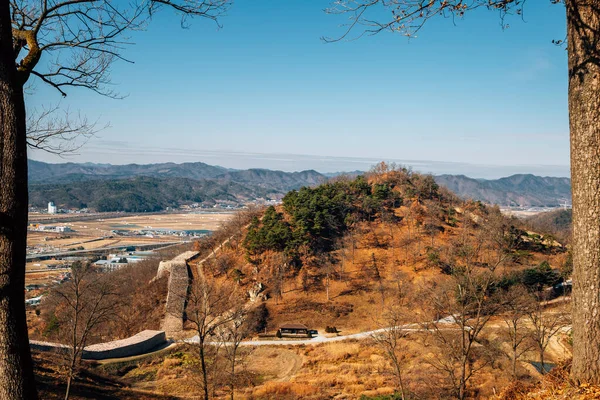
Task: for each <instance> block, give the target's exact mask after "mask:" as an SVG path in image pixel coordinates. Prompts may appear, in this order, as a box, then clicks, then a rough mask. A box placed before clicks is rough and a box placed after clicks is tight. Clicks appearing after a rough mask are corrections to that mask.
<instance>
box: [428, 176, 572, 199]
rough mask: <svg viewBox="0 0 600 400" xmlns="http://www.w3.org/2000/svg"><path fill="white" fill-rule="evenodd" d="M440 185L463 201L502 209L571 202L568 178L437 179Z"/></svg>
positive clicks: (451, 177)
mask: <svg viewBox="0 0 600 400" xmlns="http://www.w3.org/2000/svg"><path fill="white" fill-rule="evenodd" d="M435 180H436V182H437V183H438V184H439V185H442V186H445V187H447V188H448V189H450V190H451V191H452V192H454V193H456V194H457V195H459V196H460V197H462V198H470V199H474V200H481V201H484V202H487V203H490V204H498V205H502V206H510V205H512V206H539V207H543V206H548V207H552V206H558V205H560V204H563V203H564V202H565V201H567V202H570V200H571V180H570V179H569V178H554V177H541V176H536V175H530V174H519V175H512V176H509V177H506V178H500V179H495V180H485V179H473V178H469V177H467V176H464V175H439V176H436V177H435Z"/></svg>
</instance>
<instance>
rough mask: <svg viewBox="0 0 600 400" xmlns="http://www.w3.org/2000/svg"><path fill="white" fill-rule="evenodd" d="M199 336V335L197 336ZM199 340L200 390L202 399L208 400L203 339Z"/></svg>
mask: <svg viewBox="0 0 600 400" xmlns="http://www.w3.org/2000/svg"><path fill="white" fill-rule="evenodd" d="M199 338H200V337H199ZM199 340H200V367H201V369H202V371H201V372H202V386H203V387H202V390H203V392H204V400H208V399H209V396H208V371H207V370H206V356H205V354H204V341H203V340H202V339H199Z"/></svg>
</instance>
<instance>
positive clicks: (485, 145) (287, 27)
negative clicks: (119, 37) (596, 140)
mask: <svg viewBox="0 0 600 400" xmlns="http://www.w3.org/2000/svg"><path fill="white" fill-rule="evenodd" d="M327 5H328V1H327V0H325V1H320V0H310V1H306V0H285V1H282V0H236V2H235V4H234V5H233V6H232V8H231V9H230V11H229V13H228V15H227V16H225V17H223V18H222V19H221V23H222V25H223V27H222V28H221V29H218V28H217V26H216V25H214V24H213V23H211V22H209V21H206V20H194V21H192V25H191V27H190V28H189V29H185V30H182V29H181V28H180V25H179V19H178V17H177V16H175V15H173V14H163V15H160V16H159V17H156V18H155V20H154V21H152V24H151V25H150V27H149V29H148V30H147V31H145V32H136V33H135V34H134V35H133V36H132V40H133V41H134V42H135V43H136V44H135V45H134V46H132V47H130V48H128V49H127V50H126V52H125V54H126V55H127V56H128V57H129V58H131V59H133V60H134V61H135V64H134V65H130V64H126V63H118V64H115V66H114V68H113V73H112V76H113V81H114V83H115V84H116V87H115V88H116V89H117V90H118V91H119V92H120V93H122V94H127V95H128V97H127V98H125V99H124V100H111V99H107V98H103V97H100V96H98V95H96V94H94V93H92V92H85V91H83V90H72V91H70V93H69V96H68V97H67V99H65V100H62V102H61V104H62V105H63V106H68V107H70V108H71V110H81V112H82V113H85V114H87V115H88V116H89V117H90V118H92V119H93V118H99V119H100V121H102V122H110V124H111V127H110V128H109V129H107V130H105V131H102V132H101V133H99V134H98V137H96V138H93V139H92V140H90V142H89V143H88V144H87V145H86V146H85V147H84V148H83V149H82V150H80V152H79V153H80V154H79V155H76V156H71V157H69V158H68V159H67V161H77V162H82V161H91V162H104V163H114V164H123V163H131V162H137V163H150V162H165V161H174V162H184V161H204V162H207V163H210V164H220V165H224V166H228V167H237V168H240V167H270V168H280V169H287V170H295V169H303V168H307V167H311V166H314V168H317V169H320V170H334V169H340V168H343V169H350V168H351V167H352V162H349V163H346V164H343V163H335V162H332V163H329V164H328V163H327V160H337V161H340V160H355V161H356V159H358V158H360V159H363V161H365V162H367V160H383V159H386V160H392V159H393V160H426V161H435V162H436V163H429V164H426V165H427V166H426V167H424V168H425V169H427V168H429V169H430V170H431V172H435V173H442V172H446V171H445V170H444V168H446V169H447V170H448V171H447V172H456V168H454V167H452V166H453V165H454V166H456V165H458V164H456V165H455V164H452V163H462V164H461V165H463V166H464V172H465V173H467V174H469V175H471V176H476V177H483V176H492V175H502V174H504V173H505V172H506V173H508V172H535V173H541V174H549V175H565V174H566V173H568V163H569V159H568V156H569V149H568V116H567V60H566V51H565V49H564V48H562V47H556V46H555V45H553V44H552V39H564V36H565V17H564V7H563V6H561V5H558V6H557V5H551V4H550V1H548V0H543V1H535V2H527V3H526V9H525V17H524V20H525V21H522V20H521V19H520V18H518V17H512V18H510V19H509V20H508V22H509V23H510V28H509V29H507V30H502V29H501V27H500V21H499V18H498V15H497V14H496V13H495V12H490V11H485V10H483V11H478V12H475V13H472V14H469V15H467V16H466V18H465V19H464V20H459V21H456V24H453V23H452V21H451V20H449V19H441V18H440V19H435V20H432V21H430V23H429V24H428V25H427V26H426V27H425V28H424V29H423V30H422V31H421V32H420V34H419V37H418V38H417V39H412V40H410V41H409V40H407V39H406V38H405V37H402V36H400V35H393V34H389V33H383V34H380V35H378V36H374V37H363V38H362V39H360V40H356V41H346V42H340V43H335V44H325V43H323V42H322V41H321V40H320V37H321V36H335V35H338V34H340V33H342V28H340V27H339V25H340V24H341V23H343V22H344V19H343V18H340V17H337V16H332V15H326V14H325V13H324V12H323V9H324V8H325V7H327ZM58 101H61V99H60V96H59V95H58V94H57V93H54V92H53V91H52V90H51V89H49V88H46V87H44V86H43V85H42V84H37V85H36V86H35V92H34V93H33V94H32V95H31V96H30V97H29V98H28V102H29V104H30V106H31V107H34V106H39V105H41V104H46V105H47V104H50V103H56V102H58ZM240 153H243V154H240ZM261 154H266V156H264V157H263V156H261ZM279 155H282V156H279ZM294 155H311V156H316V157H298V156H294ZM31 156H32V158H34V159H39V160H44V161H52V162H64V161H65V160H61V159H58V158H56V157H53V156H49V155H45V154H42V153H40V152H34V153H32V154H31ZM330 157H335V158H330ZM300 159H301V160H303V161H302V162H299V161H298V160H300ZM290 160H291V161H290ZM307 160H308V161H307ZM310 160H313V161H310ZM311 162H312V164H311ZM440 162H447V163H450V164H440ZM416 165H418V164H416ZM431 165H437V166H438V167H439V166H440V165H441V166H442V167H440V168H438V167H431ZM444 165H447V167H443V166H444ZM484 165H485V167H484ZM486 168H487V169H486ZM490 168H491V169H492V170H494V171H495V172H493V173H492V172H489V171H490ZM484 171H488V172H484Z"/></svg>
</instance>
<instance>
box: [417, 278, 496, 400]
mask: <svg viewBox="0 0 600 400" xmlns="http://www.w3.org/2000/svg"><path fill="white" fill-rule="evenodd" d="M494 281H495V279H494V277H493V275H492V274H491V273H489V272H474V271H472V270H463V271H455V273H454V275H453V277H452V281H451V282H450V283H448V284H446V285H440V286H438V287H437V288H436V289H433V290H432V291H431V292H430V294H429V296H430V297H428V299H430V301H431V304H430V306H429V311H430V313H429V315H430V316H432V317H433V318H434V321H433V322H428V323H426V324H425V325H424V326H425V327H426V328H427V329H428V330H429V331H430V332H431V333H432V335H433V338H434V339H435V341H436V342H437V343H438V345H439V346H440V348H441V349H442V353H441V354H440V357H437V358H436V359H434V360H432V361H431V365H432V366H433V367H434V368H436V369H438V370H439V371H441V372H442V373H443V374H445V375H446V377H447V379H448V382H449V383H450V385H451V387H452V389H453V391H454V394H455V395H456V396H457V398H459V399H461V400H462V399H465V398H466V397H467V390H468V384H469V381H470V380H471V378H472V377H473V375H475V374H476V373H477V372H479V371H480V370H481V369H482V368H484V367H485V366H487V365H489V364H490V362H491V361H492V359H491V358H489V357H486V355H487V354H486V348H485V346H484V343H483V342H482V341H481V333H482V331H483V329H484V328H485V327H486V325H487V324H488V322H489V321H490V319H491V318H492V316H493V315H495V313H496V312H497V311H498V304H499V303H498V301H497V300H496V299H495V298H493V296H490V289H491V287H492V284H493V283H494Z"/></svg>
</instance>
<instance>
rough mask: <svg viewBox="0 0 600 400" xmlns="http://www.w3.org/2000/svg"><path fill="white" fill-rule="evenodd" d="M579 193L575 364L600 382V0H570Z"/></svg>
mask: <svg viewBox="0 0 600 400" xmlns="http://www.w3.org/2000/svg"><path fill="white" fill-rule="evenodd" d="M565 3H566V11H567V38H568V39H567V40H568V50H569V124H570V131H571V180H572V192H573V264H574V268H573V304H572V306H573V365H572V377H573V379H575V380H576V381H579V382H586V383H594V384H598V383H600V0H567V1H566V2H565Z"/></svg>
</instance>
